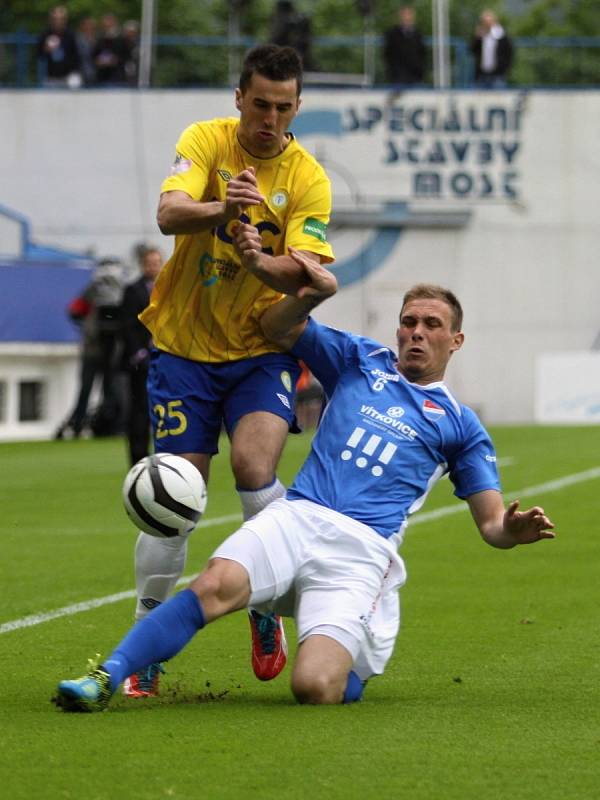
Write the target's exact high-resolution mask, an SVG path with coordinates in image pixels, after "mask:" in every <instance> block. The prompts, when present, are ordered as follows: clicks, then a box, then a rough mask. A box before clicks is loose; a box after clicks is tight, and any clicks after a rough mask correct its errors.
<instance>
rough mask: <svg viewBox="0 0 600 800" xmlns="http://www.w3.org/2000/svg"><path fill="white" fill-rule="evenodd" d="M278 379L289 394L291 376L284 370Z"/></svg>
mask: <svg viewBox="0 0 600 800" xmlns="http://www.w3.org/2000/svg"><path fill="white" fill-rule="evenodd" d="M279 377H280V378H281V382H282V383H283V385H284V386H285V388H286V389H287V390H288V392H291V391H292V376H291V375H290V373H289V372H288V371H287V370H284V371H283V372H282V373H281V375H280V376H279Z"/></svg>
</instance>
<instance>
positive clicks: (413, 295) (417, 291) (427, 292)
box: [400, 283, 463, 331]
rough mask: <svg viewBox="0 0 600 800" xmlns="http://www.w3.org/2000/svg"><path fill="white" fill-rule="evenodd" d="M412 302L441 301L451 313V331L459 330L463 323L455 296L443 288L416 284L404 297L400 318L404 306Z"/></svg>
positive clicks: (427, 284)
mask: <svg viewBox="0 0 600 800" xmlns="http://www.w3.org/2000/svg"><path fill="white" fill-rule="evenodd" d="M412 300H441V301H442V302H443V303H446V305H447V306H449V307H450V310H451V311H452V330H453V331H460V330H461V328H462V323H463V310H462V306H461V304H460V302H459V300H458V298H457V296H456V295H455V294H454V292H451V291H450V289H445V288H444V287H443V286H436V285H435V284H434V283H417V284H416V285H415V286H413V287H411V288H410V289H409V290H408V291H407V292H406V294H405V295H404V298H403V299H402V308H401V309H400V316H402V312H403V311H404V306H405V305H406V304H407V303H410V302H411V301H412Z"/></svg>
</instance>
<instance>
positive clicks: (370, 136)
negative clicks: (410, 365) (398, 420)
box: [0, 90, 600, 423]
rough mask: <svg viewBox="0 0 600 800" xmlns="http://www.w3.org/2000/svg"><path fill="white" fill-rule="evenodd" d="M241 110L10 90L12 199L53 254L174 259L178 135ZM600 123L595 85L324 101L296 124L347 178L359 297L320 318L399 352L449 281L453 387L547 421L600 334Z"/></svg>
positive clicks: (340, 221)
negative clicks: (432, 291) (454, 308)
mask: <svg viewBox="0 0 600 800" xmlns="http://www.w3.org/2000/svg"><path fill="white" fill-rule="evenodd" d="M235 113H236V112H235V108H234V105H233V93H232V92H228V91H221V90H219V91H216V90H215V91H210V90H206V91H179V92H178V91H168V92H167V91H164V92H162V91H152V92H130V91H119V92H117V91H115V92H108V93H103V92H94V91H86V92H50V91H30V92H11V91H3V92H0V129H1V130H2V131H3V147H2V149H1V151H0V204H4V205H8V206H11V207H12V208H14V209H17V210H18V211H19V212H21V213H24V214H26V215H27V216H28V217H29V218H30V220H31V222H32V225H33V231H34V235H35V236H36V238H37V239H38V240H40V241H41V240H43V241H44V243H46V244H48V245H54V246H58V247H65V248H68V249H69V250H72V251H73V250H75V251H82V252H85V251H90V250H92V251H94V252H95V253H96V254H97V255H101V256H104V255H108V254H115V255H119V256H123V257H128V256H129V254H130V252H131V247H132V245H133V244H134V243H135V242H137V241H139V240H141V239H144V240H149V241H151V242H153V243H157V244H159V245H160V246H161V247H162V248H163V250H164V251H165V253H169V252H170V250H171V242H170V241H167V240H165V239H163V238H162V237H161V236H160V234H159V232H158V230H157V228H156V224H155V221H154V214H155V209H156V204H157V199H158V194H159V189H160V183H161V180H162V179H163V178H164V176H165V175H166V174H167V173H168V171H169V167H170V163H171V161H172V159H173V155H174V144H175V142H176V140H177V137H178V135H179V133H180V132H181V131H182V130H183V128H184V127H186V125H188V124H189V123H190V122H192V121H194V120H197V119H209V118H211V117H213V116H223V115H228V114H231V115H235ZM599 129H600V92H595V91H591V92H578V91H573V92H552V91H548V92H542V91H539V92H537V91H536V92H530V93H522V92H519V93H517V92H508V91H507V92H488V93H473V92H466V91H465V92H410V93H402V94H399V95H391V94H389V93H385V92H381V91H373V92H371V91H364V90H363V91H358V90H357V91H354V90H348V91H340V90H336V91H317V90H307V91H306V92H305V95H304V100H303V104H302V111H301V114H300V115H299V116H298V118H297V120H296V123H295V126H294V130H295V131H296V133H297V134H298V136H299V138H300V140H301V142H302V143H303V144H304V145H305V146H306V147H307V148H308V149H309V150H310V151H311V152H313V153H314V154H315V155H316V156H317V157H318V158H319V159H320V160H321V161H323V163H324V164H325V166H326V167H327V169H328V171H329V173H330V175H331V178H332V182H333V186H334V212H335V213H334V219H333V223H332V226H331V234H330V238H331V241H332V242H333V245H334V248H335V251H336V254H337V258H338V261H337V265H336V270H337V274H338V277H339V280H340V284H341V287H342V288H341V290H340V292H339V294H338V296H337V297H335V298H334V299H332V300H331V301H329V302H328V303H327V304H326V305H324V306H323V307H322V308H321V309H320V310H319V312H318V315H319V318H320V319H322V320H323V321H325V322H328V323H330V324H333V325H337V326H340V327H352V328H353V329H355V330H357V331H359V332H361V333H364V334H367V335H369V336H372V337H373V338H375V339H378V340H380V341H382V342H384V343H386V344H389V345H392V346H393V345H394V334H395V327H396V320H397V313H398V310H399V307H400V302H401V298H402V295H403V293H404V291H405V290H406V289H407V288H408V287H409V286H411V285H412V284H413V283H415V282H417V281H433V282H438V283H442V284H444V285H447V286H449V287H450V288H452V289H454V290H455V291H456V292H457V294H458V295H459V297H460V298H461V300H462V301H463V304H464V307H465V332H466V342H465V346H464V350H463V352H462V353H461V354H460V355H458V356H457V357H456V358H455V361H454V363H453V364H452V365H451V369H450V372H449V383H450V385H451V387H452V388H453V389H454V390H455V391H456V393H457V394H458V396H459V397H460V398H461V400H463V401H464V402H466V403H468V404H470V405H472V406H474V407H475V408H477V409H478V410H479V411H480V412H481V413H482V415H483V417H484V419H485V420H486V421H487V422H488V423H490V422H522V421H531V420H533V419H534V418H536V417H537V418H540V417H539V414H538V413H537V409H540V408H543V406H544V404H543V402H541V401H540V398H539V397H538V396H537V393H539V391H540V386H543V387H545V388H544V389H543V391H546V392H547V391H548V381H547V380H538V378H536V375H538V377H539V375H540V370H542V372H543V364H544V363H545V362H544V358H545V356H546V355H547V354H548V353H555V354H564V353H568V352H570V351H577V352H578V353H582V352H584V353H585V352H589V351H590V350H591V349H592V346H593V343H594V341H595V340H596V335H597V331H598V328H599V324H598V313H597V306H598V300H597V298H598V297H600V269H598V252H600V227H599V225H598V208H599V207H600V198H599V196H598V195H599V192H600V188H599V187H600V150H599V148H598V144H597V132H598V130H599ZM3 230H4V229H3V228H2V229H0V231H3ZM3 238H4V237H3ZM9 241H10V237H9V236H8V235H7V236H6V237H5V240H4V241H2V242H0V252H4V249H5V246H6V245H5V242H9ZM540 363H541V364H542V366H541V367H539V364H540ZM590 381H591V382H593V376H591V375H590ZM550 385H551V384H550ZM594 393H595V394H594ZM588 394H590V393H588ZM590 396H594V397H596V398H597V399H598V398H600V391H599V390H598V389H597V387H596V388H594V392H592V393H591V394H590ZM569 402H572V398H571V400H570V401H569ZM586 402H587V401H586ZM595 406H596V408H597V409H600V402H596V403H595ZM598 414H600V412H598ZM597 416H598V415H596V416H595V417H594V414H593V413H592V412H590V414H589V415H588V417H586V416H585V414H584V418H589V419H594V420H597ZM542 418H543V415H542Z"/></svg>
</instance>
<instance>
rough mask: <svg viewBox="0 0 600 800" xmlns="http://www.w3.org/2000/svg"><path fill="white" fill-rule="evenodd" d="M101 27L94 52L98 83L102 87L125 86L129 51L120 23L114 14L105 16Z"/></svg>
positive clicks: (101, 21)
mask: <svg viewBox="0 0 600 800" xmlns="http://www.w3.org/2000/svg"><path fill="white" fill-rule="evenodd" d="M100 27H101V32H100V36H99V37H98V41H97V42H96V46H95V47H94V51H93V57H94V64H95V66H96V77H97V82H98V84H99V85H101V86H124V85H125V84H126V78H125V64H126V63H127V59H128V57H129V49H128V46H127V43H126V42H125V39H124V38H123V36H122V35H121V30H120V28H119V21H118V19H117V18H116V16H115V15H114V14H105V15H104V16H103V17H102V19H101V20H100Z"/></svg>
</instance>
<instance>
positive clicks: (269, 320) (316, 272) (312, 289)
mask: <svg viewBox="0 0 600 800" xmlns="http://www.w3.org/2000/svg"><path fill="white" fill-rule="evenodd" d="M290 258H291V259H292V260H293V261H295V262H296V263H297V264H298V265H299V266H302V268H303V270H304V272H305V274H306V277H307V279H308V283H307V284H306V285H305V286H303V287H301V288H300V289H298V291H297V292H296V294H295V295H288V296H287V297H284V298H283V299H282V300H280V301H279V303H275V304H274V305H272V306H270V307H269V308H268V309H267V310H266V311H265V313H264V314H263V315H262V317H261V320H260V324H261V327H262V329H263V333H264V334H265V336H266V337H267V339H270V340H271V341H272V342H276V343H277V344H279V345H281V346H282V347H285V348H286V349H287V350H289V349H290V348H291V347H293V345H294V344H295V342H296V340H297V339H298V337H299V336H300V334H301V333H302V331H303V330H304V328H305V326H306V321H307V319H308V317H309V315H310V312H311V311H312V310H313V308H316V306H318V305H319V304H320V303H322V302H323V301H324V300H326V299H327V298H328V297H332V296H333V295H334V294H335V293H336V291H337V280H336V277H335V275H334V274H333V273H332V272H330V271H329V270H328V269H327V268H326V267H324V266H322V265H321V264H320V263H319V262H317V261H314V260H313V259H312V258H308V257H307V255H306V254H305V253H303V252H301V251H299V250H295V249H294V248H292V247H290Z"/></svg>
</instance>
